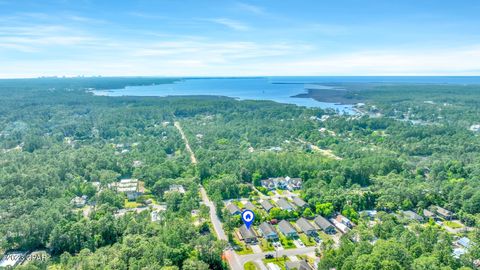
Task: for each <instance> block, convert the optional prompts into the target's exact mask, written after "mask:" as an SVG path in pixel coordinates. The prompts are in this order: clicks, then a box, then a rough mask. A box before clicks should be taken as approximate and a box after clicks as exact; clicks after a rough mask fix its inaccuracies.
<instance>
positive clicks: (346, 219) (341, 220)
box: [335, 214, 353, 226]
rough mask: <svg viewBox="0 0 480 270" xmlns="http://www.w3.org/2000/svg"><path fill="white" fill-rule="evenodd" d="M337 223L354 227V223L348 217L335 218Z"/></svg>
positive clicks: (339, 216) (338, 216)
mask: <svg viewBox="0 0 480 270" xmlns="http://www.w3.org/2000/svg"><path fill="white" fill-rule="evenodd" d="M335 220H336V221H338V222H340V223H343V224H345V225H347V226H353V223H352V221H351V220H350V219H348V218H347V217H345V216H343V215H340V214H339V215H337V217H336V218H335Z"/></svg>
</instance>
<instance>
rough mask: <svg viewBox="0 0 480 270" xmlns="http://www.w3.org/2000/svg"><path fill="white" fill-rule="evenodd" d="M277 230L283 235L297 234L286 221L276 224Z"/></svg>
mask: <svg viewBox="0 0 480 270" xmlns="http://www.w3.org/2000/svg"><path fill="white" fill-rule="evenodd" d="M278 228H279V229H280V231H281V232H282V233H283V234H290V233H296V232H297V231H296V230H295V228H293V226H292V224H290V222H288V221H286V220H282V221H280V223H278Z"/></svg>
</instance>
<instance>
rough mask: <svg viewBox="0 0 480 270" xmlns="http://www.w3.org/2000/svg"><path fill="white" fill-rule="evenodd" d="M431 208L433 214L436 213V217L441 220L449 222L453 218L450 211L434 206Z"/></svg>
mask: <svg viewBox="0 0 480 270" xmlns="http://www.w3.org/2000/svg"><path fill="white" fill-rule="evenodd" d="M432 208H433V210H434V211H435V213H437V215H438V216H439V217H441V218H443V219H446V220H451V219H452V218H453V213H452V212H451V211H450V210H447V209H445V208H442V207H440V206H436V205H434V206H433V207H432Z"/></svg>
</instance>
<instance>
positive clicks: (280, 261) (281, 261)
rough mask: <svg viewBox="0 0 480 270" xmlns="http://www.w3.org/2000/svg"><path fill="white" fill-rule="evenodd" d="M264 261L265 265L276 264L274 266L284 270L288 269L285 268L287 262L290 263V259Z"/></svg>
mask: <svg viewBox="0 0 480 270" xmlns="http://www.w3.org/2000/svg"><path fill="white" fill-rule="evenodd" d="M262 261H263V263H264V264H265V265H267V263H274V264H276V265H278V266H280V268H281V269H282V270H285V269H286V268H285V262H288V261H289V259H288V258H273V259H263V260H262Z"/></svg>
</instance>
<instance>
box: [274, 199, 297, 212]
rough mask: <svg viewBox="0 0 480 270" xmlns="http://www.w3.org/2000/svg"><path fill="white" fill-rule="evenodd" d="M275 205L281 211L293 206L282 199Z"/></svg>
mask: <svg viewBox="0 0 480 270" xmlns="http://www.w3.org/2000/svg"><path fill="white" fill-rule="evenodd" d="M277 205H278V206H279V207H280V208H281V209H283V210H289V209H293V206H292V205H291V204H290V203H289V202H287V201H286V200H285V199H283V198H280V199H279V200H278V201H277Z"/></svg>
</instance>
